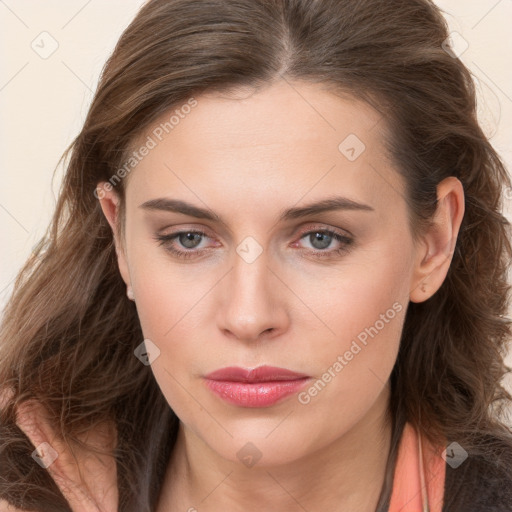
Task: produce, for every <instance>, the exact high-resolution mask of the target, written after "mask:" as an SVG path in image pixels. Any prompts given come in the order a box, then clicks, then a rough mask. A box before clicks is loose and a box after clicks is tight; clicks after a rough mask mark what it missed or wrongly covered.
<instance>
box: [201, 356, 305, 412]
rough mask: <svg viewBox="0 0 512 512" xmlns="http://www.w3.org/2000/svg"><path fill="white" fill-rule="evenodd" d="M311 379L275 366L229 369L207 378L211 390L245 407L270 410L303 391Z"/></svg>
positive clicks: (232, 402)
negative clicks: (276, 404)
mask: <svg viewBox="0 0 512 512" xmlns="http://www.w3.org/2000/svg"><path fill="white" fill-rule="evenodd" d="M310 379H311V377H310V376H309V375H305V374H304V373H298V372H293V371H291V370H288V369H286V368H278V367H275V366H260V367H258V368H253V369H245V368H241V367H233V366H230V367H227V368H221V369H220V370H216V371H214V372H212V373H209V374H208V375H206V376H205V384H206V386H207V388H208V389H209V390H210V391H212V392H213V393H214V394H216V395H217V396H219V397H220V398H222V399H223V400H225V401H227V402H229V403H231V404H234V405H238V406H241V407H269V406H271V405H274V404H275V403H277V402H280V401H281V400H283V399H284V398H285V397H288V396H290V395H292V394H295V393H297V392H298V391H300V390H301V389H302V388H303V387H304V386H305V385H306V384H307V382H309V381H310Z"/></svg>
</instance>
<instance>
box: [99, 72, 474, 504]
mask: <svg viewBox="0 0 512 512" xmlns="http://www.w3.org/2000/svg"><path fill="white" fill-rule="evenodd" d="M196 99H197V102H198V104H197V106H196V107H195V108H194V109H192V111H191V112H190V113H189V114H188V115H187V116H186V117H185V118H184V119H180V122H179V124H177V125H176V126H175V127H174V129H173V130H172V131H170V132H169V134H167V135H166V136H165V137H164V138H163V140H162V141H161V142H159V143H158V144H157V145H156V147H155V148H153V149H152V150H151V151H150V152H149V154H148V155H147V156H145V157H144V158H143V159H142V161H141V162H140V163H139V164H138V165H137V166H136V168H135V169H134V170H133V171H131V174H130V175H129V176H128V177H127V178H125V179H126V180H127V182H126V217H125V226H124V227H125V232H124V237H122V236H121V233H120V231H119V226H118V222H117V221H118V218H119V201H118V197H117V195H116V191H115V189H114V190H108V187H105V183H99V184H98V186H99V188H100V189H101V190H100V192H101V193H100V194H98V196H99V197H100V202H101V206H102V209H103V211H104V213H105V216H106V218H107V219H108V221H109V223H110V225H111V226H112V229H113V232H114V235H115V239H116V247H117V253H118V261H119V269H120V272H121V275H122V277H123V279H124V281H125V282H126V283H127V285H129V286H131V287H132V289H133V296H134V300H135V303H136V306H137V311H138V315H139V318H140V322H141V326H142V329H143V333H144V337H145V338H149V339H150V340H151V341H152V342H153V343H154V344H155V345H156V346H157V347H158V348H159V350H160V355H159V356H158V357H157V358H156V359H155V360H154V361H153V362H152V364H151V368H152V371H153V372H154V375H155V378H156V380H157V382H158V384H159V386H160V388H161V389H162V392H163V394H164V395H165V397H166V399H167V401H168V403H169V405H170V406H171V407H172V409H173V410H174V411H175V412H176V414H177V415H178V417H179V418H180V422H181V423H180V430H179V435H178V440H177V444H176V448H175V450H174V452H173V454H172V457H171V461H170V464H169V469H168V471H167V475H166V480H165V484H164V488H163V491H162V494H161V497H160V501H159V509H158V510H159V511H163V510H189V509H191V508H192V507H195V508H197V509H198V510H205V511H213V510H221V509H225V510H233V511H238V510H240V511H241V510H244V511H248V510H267V511H273V510H276V511H277V510H290V511H295V510H297V511H298V510H304V509H306V510H326V511H327V510H329V511H330V510H332V511H334V510H359V511H363V512H364V511H368V512H370V511H374V510H375V507H376V504H377V500H378V496H379V493H380V490H381V487H382V483H383V478H384V470H385V463H386V458H387V456H388V452H389V444H390V436H391V431H390V428H389V427H388V426H387V425H386V423H385V421H384V420H385V414H386V411H387V408H388V400H389V382H388V379H389V375H390V373H391V371H392V368H393V365H394V363H395V360H396V356H397V352H398V348H399V341H400V334H401V330H402V325H403V321H404V317H405V313H406V308H407V304H408V302H409V300H412V301H415V302H421V301H424V300H427V299H428V298H429V297H430V296H432V295H433V294H434V293H435V292H436V290H437V289H438V288H439V287H440V286H441V284H442V282H443V280H444V278H445V276H446V273H447V271H448V268H449V264H450V261H451V254H452V252H453V248H454V245H455V240H456V236H457V233H458V230H459V226H460V223H461V220H462V216H463V213H464V196H463V190H462V185H461V183H460V182H459V181H458V180H457V179H456V178H448V179H446V180H444V181H443V182H442V183H441V184H440V185H439V186H438V198H439V203H438V211H437V213H436V216H435V218H434V222H433V225H432V227H431V228H429V230H428V231H427V232H425V233H424V234H423V235H422V236H421V238H420V240H418V241H417V242H415V241H414V240H413V237H412V234H411V231H410V229H409V223H408V210H407V203H406V201H405V199H404V194H405V187H404V182H403V179H402V177H401V176H400V175H399V174H398V172H397V171H396V169H394V168H393V164H392V163H391V162H389V161H388V160H387V159H386V158H385V154H384V149H383V144H382V141H383V134H384V130H385V120H384V119H382V118H381V116H380V114H379V113H378V112H376V111H375V110H374V109H372V108H371V107H370V106H368V105H367V104H365V103H361V102H359V101H356V100H355V99H353V98H350V97H346V96H344V97H341V96H337V95H334V94H333V93H332V92H328V91H327V90H326V89H325V88H323V87H322V86H321V85H319V84H307V83H303V82H287V81H284V80H282V81H280V82H277V83H275V84H273V85H272V86H269V87H267V88H264V89H261V90H257V91H256V90H250V89H244V90H239V91H238V93H237V94H234V93H233V94H230V95H229V96H228V95H227V94H223V95H221V94H218V93H215V94H213V93H210V94H206V95H202V96H200V97H197V98H196ZM168 118H169V114H166V115H165V116H162V119H161V120H158V121H157V122H156V123H155V125H154V126H157V125H158V124H159V123H160V122H161V121H162V120H165V119H168ZM152 128H153V127H151V129H152ZM151 129H149V130H147V131H146V133H144V134H143V136H142V137H141V139H140V141H143V140H146V137H147V136H148V135H150V134H151ZM350 134H355V135H356V136H357V137H358V138H359V139H360V140H361V141H363V143H364V145H365V150H364V151H363V152H362V153H361V154H360V155H359V156H358V157H357V158H356V159H355V160H353V161H351V160H350V159H348V158H347V157H346V155H345V154H344V153H343V152H342V151H340V150H339V149H338V146H339V145H340V143H342V142H343V141H344V140H345V139H346V137H347V136H348V135H350ZM134 147H138V145H137V144H134ZM337 195H340V196H344V197H346V198H348V199H350V200H352V201H356V202H358V203H364V204H366V205H369V206H370V207H371V208H373V210H371V211H370V210H339V211H330V212H324V213H321V214H315V215H310V216H308V217H305V218H297V219H289V220H286V221H280V220H279V219H278V217H279V215H280V213H281V212H282V211H283V210H284V209H286V208H290V207H297V206H304V205H306V204H309V203H312V202H316V201H319V200H323V199H326V198H331V197H333V196H337ZM164 197H167V198H173V199H181V200H183V201H187V202H190V203H193V204H194V205H196V206H199V207H202V208H208V209H210V210H212V211H214V212H216V213H217V214H218V215H219V216H220V217H221V218H222V219H223V222H216V221H211V220H206V219H200V218H194V217H190V216H187V215H183V214H179V213H172V212H165V211H149V210H147V209H144V208H141V207H140V205H142V204H143V203H144V202H146V201H149V200H152V199H157V198H164ZM197 229H200V230H204V231H205V232H206V234H207V237H202V238H198V239H197V240H196V245H195V246H194V245H193V244H192V243H190V242H189V245H188V246H185V245H183V244H184V243H186V242H187V239H186V238H185V237H184V236H183V237H181V239H180V238H175V239H174V241H172V242H167V243H166V244H167V247H168V246H170V245H172V246H173V247H176V248H178V249H181V250H182V251H194V250H195V251H201V250H202V251H203V252H202V253H200V254H199V255H198V253H197V252H196V254H195V255H194V256H193V257H191V258H189V259H180V258H178V257H176V256H173V255H172V254H170V253H169V252H168V250H166V245H165V244H164V245H160V243H159V241H157V240H155V236H157V235H158V234H162V233H164V234H170V233H175V232H177V231H187V230H197ZM325 229H330V230H334V231H336V232H338V233H340V234H342V235H345V236H348V237H350V238H351V239H352V243H350V244H348V245H344V244H342V243H340V242H338V241H336V240H335V239H329V238H327V239H325V240H323V241H322V240H319V241H316V242H315V238H314V233H315V232H316V231H322V230H325ZM310 231H313V234H310V233H309V232H310ZM246 237H253V238H254V240H255V241H256V242H257V244H258V245H259V248H260V249H261V250H262V252H261V254H259V256H258V257H257V258H256V259H255V260H254V261H252V262H250V263H248V262H247V261H246V260H245V259H244V258H243V257H241V256H240V254H239V253H237V247H239V245H240V244H241V242H243V241H244V239H245V238H246ZM329 240H331V241H330V243H329ZM251 243H252V244H253V245H250V246H249V252H250V253H251V254H255V252H254V251H255V247H258V246H257V245H255V244H254V243H253V242H251ZM322 244H323V245H322ZM243 246H244V244H242V247H243ZM325 246H327V247H326V248H324V249H322V247H325ZM188 247H192V248H191V249H190V248H188ZM339 248H345V249H346V250H345V251H343V252H341V253H340V254H337V253H335V250H336V249H339ZM322 251H323V253H325V252H327V251H331V252H330V256H329V257H323V258H321V257H315V254H320V253H322ZM393 304H395V308H394V309H393ZM390 309H391V310H393V311H394V312H395V314H394V315H393V318H392V319H389V316H391V315H390V314H386V311H388V310H390ZM381 315H384V316H386V315H387V316H386V318H387V320H388V321H387V322H386V321H384V326H383V327H382V328H379V327H380V325H381V324H382V322H381V323H379V324H377V323H376V322H377V321H378V320H382V316H381ZM371 326H377V330H378V333H377V334H376V335H374V336H373V337H368V341H367V344H366V345H363V344H362V343H359V345H360V346H361V350H360V351H359V352H358V353H357V354H356V355H354V356H353V358H352V359H351V360H350V361H347V360H346V359H344V361H345V362H346V363H347V364H344V365H343V368H342V370H341V371H338V372H336V371H335V372H334V373H335V377H332V378H331V380H330V382H328V383H327V384H326V385H325V386H324V387H323V388H321V390H320V391H319V392H318V393H317V394H316V395H315V396H310V400H309V402H308V403H301V401H300V400H299V399H298V395H297V394H295V395H291V396H289V397H287V398H286V399H285V400H283V401H281V402H278V403H277V404H275V405H273V406H271V407H266V408H245V407H238V406H236V405H231V404H229V403H227V402H225V401H223V400H221V399H220V398H219V397H218V396H217V395H214V394H213V393H212V392H210V391H209V390H208V389H207V388H206V386H205V385H204V379H203V376H204V375H205V374H207V373H209V372H211V371H213V370H216V369H218V368H222V367H225V366H242V367H246V368H251V367H256V366H260V365H263V364H268V365H274V366H280V367H285V368H289V369H291V370H294V371H297V372H302V373H305V374H307V375H309V376H311V385H313V384H314V383H315V382H317V380H318V379H322V376H323V375H324V374H325V372H326V371H327V369H328V368H332V367H333V365H334V364H335V363H336V361H339V359H338V356H343V355H344V354H345V353H346V352H347V350H349V349H350V348H351V346H353V345H352V343H353V341H354V340H357V339H358V335H360V334H361V333H362V332H364V331H365V329H368V328H370V327H371ZM306 389H308V388H306ZM134 392H136V390H134ZM249 442H250V443H252V444H253V445H254V446H255V447H256V450H254V449H253V450H254V453H255V454H256V453H257V454H259V455H261V458H260V459H259V460H258V461H257V463H256V464H255V465H254V466H252V467H248V466H247V465H246V464H245V463H244V461H243V460H242V459H241V458H240V457H239V456H238V455H237V453H238V452H239V450H241V449H242V448H244V447H245V450H248V449H249V448H247V443H249ZM243 453H245V452H243Z"/></svg>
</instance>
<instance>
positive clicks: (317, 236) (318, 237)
mask: <svg viewBox="0 0 512 512" xmlns="http://www.w3.org/2000/svg"><path fill="white" fill-rule="evenodd" d="M202 237H206V238H210V237H209V236H208V235H207V234H206V233H204V232H202V231H192V230H191V231H179V232H176V233H171V234H168V235H157V236H156V237H155V239H156V240H157V241H159V242H160V244H159V245H165V249H166V250H167V251H168V252H170V253H171V254H174V255H175V256H177V257H179V258H184V259H186V258H191V257H194V256H196V255H198V254H200V253H201V252H203V251H205V250H207V249H205V248H199V249H198V246H199V245H200V242H201V238H202ZM308 237H309V238H308ZM304 238H308V239H309V241H310V243H311V244H312V245H313V248H312V249H311V250H308V249H306V250H305V248H301V247H299V249H300V252H304V250H305V251H306V252H308V253H311V254H312V255H313V256H314V257H327V256H332V255H333V254H342V253H344V252H347V251H348V249H349V246H350V245H351V244H352V243H353V239H352V238H350V237H349V236H346V235H343V234H341V233H338V232H336V231H332V230H328V229H316V230H311V231H307V232H304V233H302V234H301V236H300V238H299V240H303V239H304ZM176 241H178V242H179V245H180V246H181V247H183V248H184V249H185V250H183V249H180V248H178V247H176V244H175V242H176ZM333 241H336V242H338V244H340V247H339V248H337V249H328V250H326V249H327V248H328V247H329V246H330V245H331V244H332V242H333ZM294 246H295V245H294Z"/></svg>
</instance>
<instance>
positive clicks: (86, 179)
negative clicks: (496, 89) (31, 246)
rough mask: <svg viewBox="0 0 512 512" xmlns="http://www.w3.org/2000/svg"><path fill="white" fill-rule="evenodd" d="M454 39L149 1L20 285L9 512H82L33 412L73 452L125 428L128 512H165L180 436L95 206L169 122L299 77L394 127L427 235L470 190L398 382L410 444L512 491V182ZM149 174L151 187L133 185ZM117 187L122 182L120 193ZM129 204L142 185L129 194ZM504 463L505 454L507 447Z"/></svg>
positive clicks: (12, 309)
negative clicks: (511, 481) (179, 111)
mask: <svg viewBox="0 0 512 512" xmlns="http://www.w3.org/2000/svg"><path fill="white" fill-rule="evenodd" d="M447 38H448V28H447V24H446V22H445V20H444V18H443V16H442V13H441V12H440V11H439V9H438V8H437V7H436V6H435V5H434V4H433V3H432V2H431V1H429V0H395V1H393V2H390V1H389V0H358V1H352V2H350V1H340V0H150V1H149V2H147V3H146V4H145V5H144V6H143V7H142V9H141V10H140V12H139V14H138V15H137V16H136V18H135V19H134V20H133V22H132V23H131V24H130V26H129V27H128V28H127V29H126V30H125V32H124V33H123V35H122V37H121V38H120V40H119V42H118V44H117V46H116V48H115V49H114V52H113V53H112V55H111V56H110V58H109V59H108V61H107V63H106V65H105V67H104V69H103V72H102V75H101V78H100V82H99V85H98V88H97V91H96V93H95V96H94V99H93V102H92V105H91V107H90V109H89V112H88V115H87V118H86V120H85V123H84V126H83V129H82V130H81V132H80V133H79V135H78V136H77V137H76V139H75V140H74V141H73V143H72V145H71V146H70V147H69V148H68V150H67V151H66V153H65V154H64V155H63V160H64V161H65V163H66V169H67V171H66V174H65V176H64V179H63V183H62V188H61V191H60V196H59V200H58V204H57V207H56V211H55V214H54V217H53V220H52V223H51V225H50V227H49V228H48V231H47V233H46V235H45V237H44V238H43V239H42V240H41V243H40V245H39V246H38V247H37V248H36V250H35V251H34V254H33V255H32V257H31V258H30V259H29V261H27V262H26V264H25V265H24V267H23V269H22V270H21V272H20V273H19V275H18V278H17V280H16V283H15V287H14V291H13V294H12V297H11V298H10V301H9V303H8V304H7V307H6V309H5V311H4V319H3V324H2V326H1V331H0V351H1V352H0V356H1V359H0V360H1V367H0V382H1V383H2V387H4V388H9V389H11V390H12V391H13V396H12V398H11V399H10V400H9V401H8V402H7V403H6V405H5V406H4V407H3V409H2V411H1V432H0V434H1V451H0V467H1V468H2V469H1V479H0V497H2V498H4V499H7V500H9V501H10V502H11V503H12V504H14V505H16V506H19V507H27V508H30V507H32V508H34V507H40V508H41V509H43V510H52V511H54V510H55V511H57V510H62V511H67V510H69V507H68V505H67V504H66V500H65V499H64V498H63V496H62V495H61V493H60V492H59V490H58V488H57V487H56V485H55V484H54V482H53V481H52V478H51V477H50V476H49V474H48V472H47V471H46V470H45V469H43V468H41V467H40V466H38V465H37V464H34V461H33V460H32V458H31V457H30V453H31V452H32V451H33V447H32V446H31V444H30V441H29V440H28V438H27V437H26V436H25V435H24V434H23V432H22V431H21V430H20V429H19V428H18V427H17V425H16V422H15V410H16V407H17V406H18V405H19V404H21V403H22V402H24V401H26V400H29V399H36V400H37V401H39V402H40V403H41V404H42V405H43V406H44V407H45V408H46V410H47V411H48V412H49V414H50V416H49V417H50V418H51V420H52V421H53V423H54V425H55V428H56V430H57V432H58V433H59V434H60V435H61V436H62V438H63V439H66V440H67V441H68V442H69V443H70V444H71V443H78V444H80V442H81V441H80V437H81V434H83V433H84V432H86V431H88V430H89V429H93V428H95V427H96V426H98V425H100V424H103V423H105V422H108V423H110V424H113V425H114V426H115V428H116V432H117V445H116V448H115V452H114V454H113V455H114V456H115V459H116V463H117V470H118V490H119V499H120V501H119V509H120V510H122V511H123V512H131V511H134V512H135V511H137V512H141V511H150V510H154V507H155V505H156V502H157V499H158V493H159V490H160V486H161V483H162V479H163V475H164V472H165V468H166V465H167V463H168V460H169V455H170V453H171V450H172V448H173V445H174V442H175V436H176V432H177V427H178V419H177V417H176V415H175V414H174V412H173V411H172V410H171V409H170V407H169V406H168V404H167V402H166V401H165V399H164V397H163V395H162V393H161V391H160V390H159V388H158V386H157V384H156V382H155V379H154V377H153V375H152V372H151V370H150V368H149V367H148V366H144V365H142V364H141V363H140V361H139V360H138V359H137V358H136V357H134V354H133V351H134V349H135V347H137V346H138V345H139V344H140V343H141V341H142V339H143V336H142V332H141V327H140V324H139V321H138V317H137V312H136V309H135V307H134V305H133V303H132V302H130V301H129V300H128V298H127V297H126V293H125V291H126V289H125V284H124V282H123V281H122V279H121V276H120V274H119V270H118V267H117V260H116V255H115V247H114V244H113V236H112V231H111V229H110V227H109V225H108V223H107V221H106V219H105V218H104V215H103V213H102V211H101V208H100V205H99V202H98V200H97V197H96V195H95V194H94V191H95V188H96V185H97V183H98V182H99V181H109V180H111V179H112V177H113V176H114V175H117V176H119V175H120V173H119V169H120V168H121V167H122V166H123V165H124V164H125V162H126V161H127V158H128V157H129V154H130V151H131V150H132V149H133V147H132V145H133V142H134V141H135V140H136V139H137V137H138V136H139V135H140V134H141V133H143V129H145V128H147V127H148V126H150V125H151V123H152V122H154V121H155V120H156V119H157V118H158V117H159V116H160V115H162V114H163V113H164V112H167V111H169V109H172V108H180V107H181V106H182V105H185V104H187V102H189V101H190V99H191V98H198V97H199V96H200V95H201V93H202V92H205V91H225V90H229V89H230V88H232V87H235V86H240V85H249V86H266V85H269V84H271V83H273V82H274V81H276V80H280V79H282V78H284V79H286V80H289V81H291V80H302V81H309V82H314V83H323V84H326V85H328V86H329V87H332V89H333V90H338V91H340V92H343V93H349V94H351V95H353V96H354V97H357V98H359V99H363V100H364V101H367V102H368V103H370V104H371V105H373V106H374V107H375V108H377V109H379V111H381V112H382V113H385V120H386V123H388V127H389V133H390V137H389V140H387V141H386V144H387V147H388V149H389V152H390V155H391V156H392V158H393V161H394V163H395V165H396V169H397V170H398V172H400V173H401V174H402V175H403V176H404V178H405V180H406V183H407V200H408V204H409V210H410V218H411V224H412V227H413V231H414V232H415V233H416V232H421V229H422V227H423V226H424V225H425V223H426V222H428V220H429V219H430V218H431V217H432V215H433V213H434V211H435V207H436V185H437V184H438V183H439V182H440V181H441V180H443V179H444V178H446V177H448V176H456V177H457V178H458V179H459V180H460V181H461V182H462V184H463V186H464V192H465V215H464V219H463V223H462V226H461V230H460V233H459V236H458V239H457V243H456V248H455V253H454V255H453V260H452V263H451V266H450V269H449V272H448V275H447V277H446V279H445V282H444V283H443V285H442V286H441V288H440V289H439V290H438V292H437V293H435V294H434V295H433V296H432V297H431V298H430V299H429V300H427V301H425V302H423V303H410V304H409V306H408V310H407V314H406V319H405V325H404V329H403V335H402V339H401V346H400V350H399V355H398V359H397V361H396V365H395V367H394V369H393V372H392V375H391V389H392V397H391V414H392V417H393V421H394V425H395V435H394V438H393V439H394V441H393V444H392V450H391V454H390V457H389V464H388V470H387V479H386V482H387V485H388V486H389V484H390V482H391V480H390V476H391V475H392V471H393V461H394V460H395V459H394V457H395V456H396V447H397V444H396V441H397V439H398V436H397V434H396V433H397V432H398V431H399V429H398V427H399V426H400V425H403V422H404V421H409V422H411V423H412V424H413V425H414V426H415V427H416V428H417V429H418V430H419V431H420V432H421V433H422V434H423V435H424V436H426V437H427V438H428V439H429V440H430V441H432V442H434V443H439V442H440V440H441V439H448V440H451V441H457V442H458V443H459V444H460V445H461V446H463V447H464V448H465V449H466V451H468V452H469V453H470V456H471V454H474V455H475V456H476V455H478V454H485V455H486V456H488V457H491V458H492V457H494V458H495V459H496V460H499V461H501V462H500V463H501V464H502V465H503V466H504V467H506V468H508V469H507V470H508V471H509V472H510V473H512V469H510V468H512V460H511V458H512V440H511V439H512V436H511V432H510V429H509V428H508V427H507V426H506V425H505V422H504V421H503V419H502V418H501V416H502V414H503V412H504V409H503V407H504V406H505V405H507V404H510V403H511V402H512V397H511V396H510V394H508V393H507V391H506V390H505V389H504V388H503V387H502V385H501V382H502V379H503V377H504V375H505V374H506V373H507V370H510V369H509V368H507V367H506V366H505V363H504V355H505V351H506V346H507V342H508V340H509V339H510V334H511V331H510V323H511V322H510V320H509V319H508V318H507V317H506V314H507V310H508V300H509V288H510V287H509V285H508V283H507V269H508V266H509V262H510V260H511V255H512V248H511V243H510V225H509V223H508V222H507V220H506V219H505V218H504V217H503V215H502V213H501V208H502V193H503V189H504V187H505V186H508V187H510V185H511V184H510V179H509V178H508V176H507V172H506V170H505V167H504V165H503V162H502V161H501V159H500V157H499V156H498V155H497V153H496V151H495V150H494V149H493V147H492V146H491V144H490V143H489V141H488V140H487V138H486V136H485V135H484V133H483V132H482V130H481V128H480V126H479V124H478V120H477V117H476V98H475V88H474V83H473V80H472V76H471V74H470V72H469V71H468V70H467V69H466V67H465V66H464V65H463V64H462V63H461V61H460V60H459V59H458V58H454V56H453V55H451V54H450V52H449V51H447V49H446V48H447V47H446V40H447ZM135 172H136V171H135ZM111 183H112V182H111ZM114 186H115V188H116V190H117V191H118V193H119V196H120V198H121V201H122V199H123V194H124V186H125V180H123V179H121V180H118V181H117V182H116V183H114ZM504 446H505V447H506V448H507V449H506V451H503V447H504Z"/></svg>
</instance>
